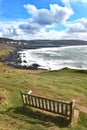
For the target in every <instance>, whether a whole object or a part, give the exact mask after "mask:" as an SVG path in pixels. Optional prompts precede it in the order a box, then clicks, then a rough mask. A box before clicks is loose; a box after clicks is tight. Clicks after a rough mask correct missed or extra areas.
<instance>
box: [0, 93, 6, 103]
mask: <svg viewBox="0 0 87 130" xmlns="http://www.w3.org/2000/svg"><path fill="white" fill-rule="evenodd" d="M7 103H8V102H7V94H6V91H3V92H2V91H0V106H4V105H7Z"/></svg>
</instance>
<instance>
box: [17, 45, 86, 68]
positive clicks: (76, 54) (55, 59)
mask: <svg viewBox="0 0 87 130" xmlns="http://www.w3.org/2000/svg"><path fill="white" fill-rule="evenodd" d="M19 54H20V58H21V61H22V62H21V66H31V65H33V64H38V65H39V67H38V68H42V69H48V70H59V69H62V68H65V67H67V68H73V69H82V70H83V69H85V70H87V46H84V45H83V46H68V47H51V48H39V49H28V50H22V51H20V52H19Z"/></svg>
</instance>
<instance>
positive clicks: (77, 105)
mask: <svg viewBox="0 0 87 130" xmlns="http://www.w3.org/2000/svg"><path fill="white" fill-rule="evenodd" d="M76 108H77V109H78V110H80V111H81V112H84V113H87V107H85V106H81V105H79V104H76Z"/></svg>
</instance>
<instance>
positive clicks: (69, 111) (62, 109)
mask: <svg viewBox="0 0 87 130" xmlns="http://www.w3.org/2000/svg"><path fill="white" fill-rule="evenodd" d="M21 96H22V101H23V107H26V106H30V107H35V108H38V109H42V110H45V111H48V112H52V113H56V114H59V115H62V116H65V117H68V118H69V119H70V123H71V122H72V119H73V116H74V106H75V100H73V101H71V102H65V101H59V100H54V99H50V98H45V97H42V96H38V95H34V94H31V91H29V92H28V93H24V92H23V91H21Z"/></svg>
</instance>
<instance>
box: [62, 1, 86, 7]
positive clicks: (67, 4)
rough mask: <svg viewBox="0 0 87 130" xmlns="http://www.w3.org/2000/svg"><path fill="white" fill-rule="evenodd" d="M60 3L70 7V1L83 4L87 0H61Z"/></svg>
mask: <svg viewBox="0 0 87 130" xmlns="http://www.w3.org/2000/svg"><path fill="white" fill-rule="evenodd" d="M62 3H63V4H64V5H65V6H66V7H71V4H72V3H74V4H75V3H81V4H85V3H87V0H62Z"/></svg>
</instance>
